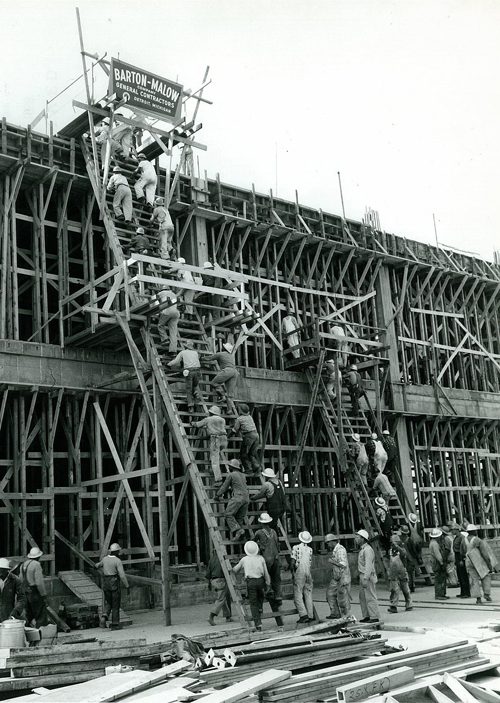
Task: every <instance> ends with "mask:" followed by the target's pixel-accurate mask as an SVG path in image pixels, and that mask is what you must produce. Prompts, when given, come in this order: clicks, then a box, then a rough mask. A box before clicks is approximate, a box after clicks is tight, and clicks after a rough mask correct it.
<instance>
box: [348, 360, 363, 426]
mask: <svg viewBox="0 0 500 703" xmlns="http://www.w3.org/2000/svg"><path fill="white" fill-rule="evenodd" d="M346 384H347V390H348V391H349V397H350V399H351V406H352V414H353V415H355V416H356V417H357V416H358V415H359V396H360V395H361V374H360V373H359V371H358V367H357V366H356V364H351V366H350V367H349V371H348V373H347V375H346Z"/></svg>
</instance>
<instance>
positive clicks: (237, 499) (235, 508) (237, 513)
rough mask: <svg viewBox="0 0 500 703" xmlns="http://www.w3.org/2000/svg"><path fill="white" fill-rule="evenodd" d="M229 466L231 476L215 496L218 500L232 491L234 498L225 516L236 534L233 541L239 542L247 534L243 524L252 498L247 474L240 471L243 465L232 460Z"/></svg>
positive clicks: (229, 502) (230, 501) (228, 504)
mask: <svg viewBox="0 0 500 703" xmlns="http://www.w3.org/2000/svg"><path fill="white" fill-rule="evenodd" d="M227 465H228V466H229V474H228V475H227V476H226V480H225V481H224V483H223V484H222V486H221V487H220V488H219V490H218V491H217V493H216V494H215V495H216V496H217V498H221V497H222V496H223V495H224V494H225V493H227V491H229V490H232V496H231V498H230V499H229V501H228V503H227V505H226V510H225V512H224V515H225V517H226V522H227V526H228V527H229V529H230V531H231V532H233V533H234V534H233V537H232V539H235V540H238V539H240V537H242V536H243V535H244V534H245V528H244V527H243V522H244V520H245V518H246V516H247V513H248V503H249V502H250V496H249V493H248V488H247V480H246V477H245V474H243V473H242V472H241V471H240V469H241V464H240V462H239V461H238V459H231V461H228V464H227Z"/></svg>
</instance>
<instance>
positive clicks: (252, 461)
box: [232, 403, 261, 473]
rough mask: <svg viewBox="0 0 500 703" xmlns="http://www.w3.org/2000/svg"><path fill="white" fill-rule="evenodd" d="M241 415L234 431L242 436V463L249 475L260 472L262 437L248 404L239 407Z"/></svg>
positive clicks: (237, 419)
mask: <svg viewBox="0 0 500 703" xmlns="http://www.w3.org/2000/svg"><path fill="white" fill-rule="evenodd" d="M239 410H240V414H239V415H238V417H237V418H236V422H235V423H234V426H233V429H232V431H233V432H234V433H235V434H237V433H238V432H239V433H240V434H241V445H240V461H241V463H242V465H243V468H244V470H245V471H246V472H247V473H251V472H252V471H253V472H254V473H258V472H259V471H260V468H261V465H260V437H259V433H258V432H257V427H256V425H255V422H254V420H253V418H252V416H251V415H250V408H249V407H248V405H247V404H246V403H241V405H240V406H239Z"/></svg>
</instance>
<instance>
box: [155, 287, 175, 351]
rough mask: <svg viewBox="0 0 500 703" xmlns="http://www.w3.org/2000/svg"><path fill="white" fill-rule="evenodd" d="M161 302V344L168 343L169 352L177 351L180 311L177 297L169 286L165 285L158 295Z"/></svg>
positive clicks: (159, 324)
mask: <svg viewBox="0 0 500 703" xmlns="http://www.w3.org/2000/svg"><path fill="white" fill-rule="evenodd" d="M156 297H157V298H158V300H159V302H160V306H161V309H160V314H159V315H158V334H159V335H160V343H161V346H165V345H167V344H168V353H169V354H176V353H177V339H178V326H179V318H180V313H179V309H178V307H177V298H176V296H175V294H174V293H173V292H172V289H171V288H170V287H169V286H164V287H163V288H162V290H161V291H159V293H158V294H157V296H156Z"/></svg>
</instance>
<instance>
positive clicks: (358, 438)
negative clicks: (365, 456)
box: [352, 432, 361, 442]
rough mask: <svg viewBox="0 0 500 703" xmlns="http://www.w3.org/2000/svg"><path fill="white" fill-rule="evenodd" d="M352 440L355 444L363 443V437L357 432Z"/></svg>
mask: <svg viewBox="0 0 500 703" xmlns="http://www.w3.org/2000/svg"><path fill="white" fill-rule="evenodd" d="M352 438H353V440H354V441H355V442H361V437H360V436H359V434H358V433H357V432H355V433H354V434H353V436H352Z"/></svg>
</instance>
